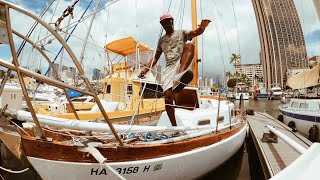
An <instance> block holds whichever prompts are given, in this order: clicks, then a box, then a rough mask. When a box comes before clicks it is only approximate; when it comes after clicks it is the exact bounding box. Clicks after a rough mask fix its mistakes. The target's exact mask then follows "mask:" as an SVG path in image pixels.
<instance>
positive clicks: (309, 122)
mask: <svg viewBox="0 0 320 180" xmlns="http://www.w3.org/2000/svg"><path fill="white" fill-rule="evenodd" d="M319 72H320V71H319V64H318V65H317V66H315V67H314V68H312V69H310V70H309V71H304V72H302V73H299V74H297V75H296V76H293V77H291V78H290V79H288V85H289V86H290V87H291V88H292V89H302V88H307V87H312V86H316V85H317V84H318V81H319ZM303 80H307V82H306V81H305V82H303ZM314 90H315V91H314V92H313V93H308V94H304V95H300V96H299V97H297V98H292V99H291V100H290V101H289V102H288V103H287V104H282V105H280V106H279V109H280V112H281V116H280V117H279V118H281V119H283V121H284V123H285V124H287V125H289V126H290V127H291V128H293V129H297V130H298V131H300V132H301V133H303V134H304V135H305V136H306V137H308V138H309V140H311V141H313V142H314V141H319V140H320V135H319V126H320V113H319V112H320V106H319V104H320V91H319V89H318V88H314Z"/></svg>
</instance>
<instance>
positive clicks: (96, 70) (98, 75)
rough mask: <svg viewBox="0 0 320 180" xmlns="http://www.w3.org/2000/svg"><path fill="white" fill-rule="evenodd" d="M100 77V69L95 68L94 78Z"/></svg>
mask: <svg viewBox="0 0 320 180" xmlns="http://www.w3.org/2000/svg"><path fill="white" fill-rule="evenodd" d="M99 79H101V78H100V70H99V69H93V76H92V80H99Z"/></svg>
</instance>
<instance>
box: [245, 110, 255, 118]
mask: <svg viewBox="0 0 320 180" xmlns="http://www.w3.org/2000/svg"><path fill="white" fill-rule="evenodd" d="M246 113H247V114H248V115H251V116H252V115H254V110H253V109H247V110H246Z"/></svg>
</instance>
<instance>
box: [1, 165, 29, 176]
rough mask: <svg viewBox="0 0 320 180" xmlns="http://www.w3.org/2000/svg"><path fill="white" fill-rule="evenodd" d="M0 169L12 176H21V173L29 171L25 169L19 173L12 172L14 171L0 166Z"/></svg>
mask: <svg viewBox="0 0 320 180" xmlns="http://www.w3.org/2000/svg"><path fill="white" fill-rule="evenodd" d="M0 169H2V170H4V171H6V172H9V173H13V174H21V173H24V172H26V171H28V170H29V168H26V169H23V170H20V171H14V170H11V169H7V168H4V167H2V166H0Z"/></svg>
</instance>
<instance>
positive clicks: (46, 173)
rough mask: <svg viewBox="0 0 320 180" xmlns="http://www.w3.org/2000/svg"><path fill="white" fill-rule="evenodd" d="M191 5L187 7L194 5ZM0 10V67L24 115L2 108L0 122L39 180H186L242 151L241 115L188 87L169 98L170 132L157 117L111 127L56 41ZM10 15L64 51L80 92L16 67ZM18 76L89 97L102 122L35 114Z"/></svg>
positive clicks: (163, 116) (167, 124)
mask: <svg viewBox="0 0 320 180" xmlns="http://www.w3.org/2000/svg"><path fill="white" fill-rule="evenodd" d="M192 2H193V4H194V5H195V0H193V1H192ZM0 9H1V11H0V12H1V13H0V19H1V20H2V21H3V22H4V24H5V25H6V26H5V28H4V30H5V31H6V32H7V34H6V35H7V38H6V40H7V42H9V44H10V47H11V52H12V55H13V62H14V63H9V62H6V61H4V60H0V65H1V66H3V67H6V68H8V69H11V70H13V71H17V74H18V77H19V80H20V84H21V88H22V91H23V94H24V96H25V98H26V102H27V105H28V110H29V112H27V111H23V110H13V109H7V108H6V107H3V108H2V109H1V112H2V113H1V118H0V119H1V122H2V123H8V122H11V123H14V122H20V123H19V124H21V121H22V126H18V124H17V126H18V128H17V129H18V132H19V134H20V136H21V142H22V143H21V144H19V145H21V147H22V149H23V152H24V154H25V156H26V157H27V159H28V161H29V162H30V163H31V165H32V166H33V167H34V169H35V170H36V171H37V172H38V173H39V175H40V176H41V177H42V178H43V179H46V180H47V179H106V178H107V179H150V178H152V179H193V178H196V177H199V176H201V175H203V174H205V173H207V172H208V171H210V170H212V169H214V168H216V167H218V166H219V165H221V164H222V163H223V162H225V161H226V160H227V159H228V158H230V157H231V156H232V155H233V154H234V153H235V152H237V151H238V149H239V148H240V147H241V146H242V144H243V142H244V139H245V135H246V129H247V123H246V117H245V115H244V114H243V110H235V109H234V105H233V104H232V103H230V102H227V101H220V99H219V100H215V99H201V98H200V94H199V90H198V89H197V88H192V87H187V88H185V89H183V90H182V92H181V93H179V94H178V95H177V96H176V101H175V102H176V111H175V112H176V120H177V126H175V127H172V126H171V123H170V120H169V117H168V115H167V114H166V113H165V112H163V113H162V114H161V116H160V119H159V121H158V124H157V126H137V125H135V126H132V125H113V124H112V123H111V122H110V120H109V118H108V115H107V113H106V112H105V110H104V108H103V106H102V103H101V102H100V99H99V98H98V96H97V95H96V94H95V92H94V90H93V88H92V87H91V85H90V82H89V81H88V79H87V78H86V77H85V76H84V72H83V69H82V67H81V66H80V64H79V62H78V61H77V58H76V57H75V55H74V53H73V52H72V51H71V48H70V47H69V46H68V45H67V44H66V43H65V42H64V41H63V39H62V38H61V37H60V35H59V34H58V33H57V32H56V31H55V30H54V29H53V28H51V27H50V26H49V25H48V24H47V23H46V22H44V21H43V20H41V19H40V18H38V17H36V16H34V15H33V14H31V13H29V12H28V11H26V10H24V9H22V8H20V7H18V6H16V5H14V4H12V3H8V2H6V1H3V0H0ZM10 9H13V10H16V11H18V12H20V13H23V14H25V15H26V16H28V17H30V18H32V19H34V20H35V21H37V22H38V23H39V24H40V25H42V26H43V28H45V29H47V30H48V31H49V32H50V33H51V34H52V36H54V38H56V40H57V41H58V42H59V43H60V44H61V45H63V46H64V48H65V50H66V52H67V53H68V54H69V56H70V57H71V59H72V61H73V63H74V64H75V66H76V67H77V69H78V71H79V73H80V75H81V76H82V77H83V81H84V83H85V85H86V86H87V88H88V89H87V90H85V89H81V88H78V87H74V86H71V85H68V84H65V83H63V82H61V81H59V80H55V79H50V78H48V77H45V76H42V75H39V74H37V73H34V72H32V71H29V70H27V69H25V68H22V67H20V66H19V63H18V61H17V56H16V51H15V48H14V42H13V34H14V31H13V30H12V27H11V21H10V20H12V18H11V16H10V14H9V13H8V12H9V10H10ZM22 76H32V77H34V78H35V79H37V80H39V81H42V82H44V83H48V84H51V85H55V86H57V87H59V88H62V89H65V88H68V89H72V90H75V91H78V92H82V93H84V94H87V95H90V96H92V97H93V98H94V100H95V102H96V103H97V105H98V107H99V109H100V111H101V113H102V115H103V117H104V120H105V122H106V123H101V122H83V121H78V120H66V119H64V118H55V117H51V116H46V115H39V114H36V113H35V111H34V109H33V107H32V104H31V101H30V98H29V96H28V94H27V91H26V88H25V84H24V81H23V78H22ZM185 97H188V98H185ZM74 113H75V114H76V112H74ZM15 124H16V123H15Z"/></svg>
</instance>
